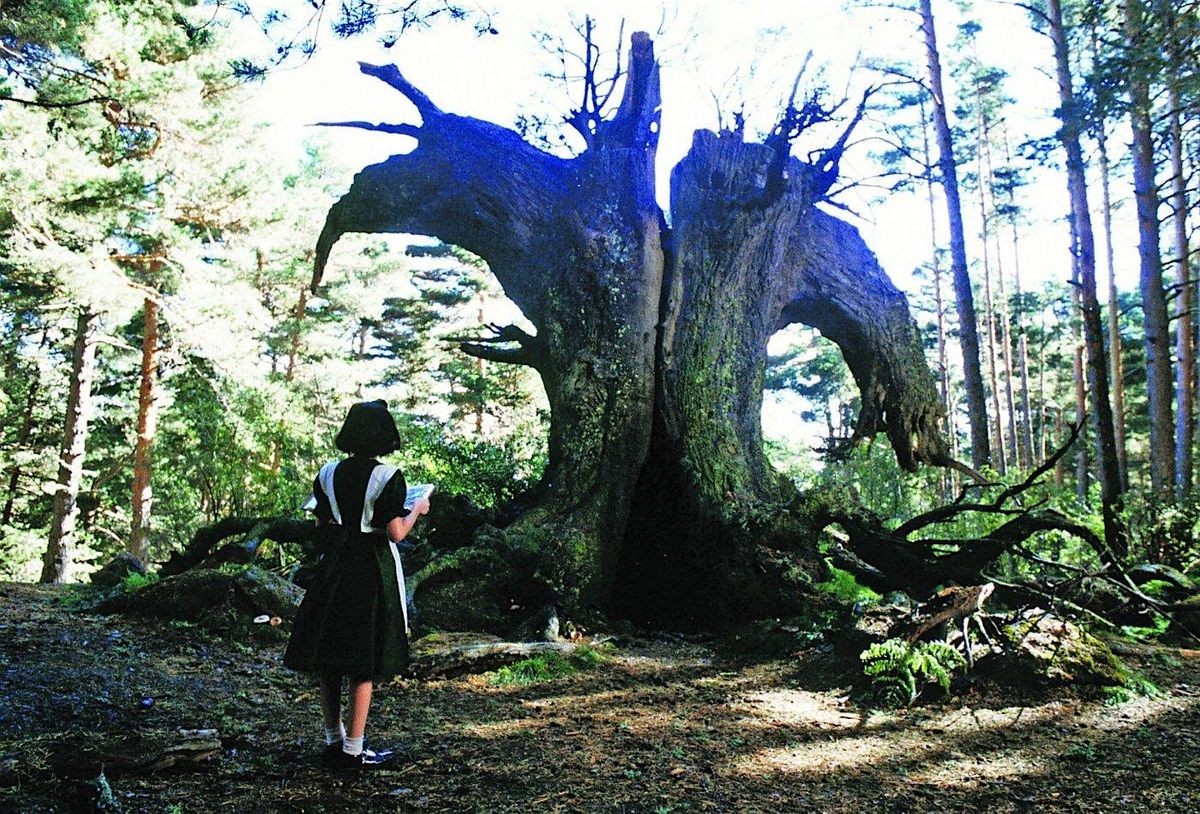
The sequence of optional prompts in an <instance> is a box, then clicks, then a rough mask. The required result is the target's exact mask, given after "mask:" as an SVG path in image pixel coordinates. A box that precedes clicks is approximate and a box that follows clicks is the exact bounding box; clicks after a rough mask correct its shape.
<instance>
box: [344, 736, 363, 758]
mask: <svg viewBox="0 0 1200 814" xmlns="http://www.w3.org/2000/svg"><path fill="white" fill-rule="evenodd" d="M362 750H363V739H362V737H361V736H360V737H357V738H342V751H343V752H345V753H346V754H348V755H361V754H362Z"/></svg>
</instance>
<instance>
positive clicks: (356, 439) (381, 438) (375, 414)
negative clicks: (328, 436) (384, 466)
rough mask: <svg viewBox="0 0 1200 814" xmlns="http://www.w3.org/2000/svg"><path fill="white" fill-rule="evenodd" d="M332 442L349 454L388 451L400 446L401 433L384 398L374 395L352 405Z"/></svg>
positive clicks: (379, 453)
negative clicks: (376, 397) (377, 397)
mask: <svg viewBox="0 0 1200 814" xmlns="http://www.w3.org/2000/svg"><path fill="white" fill-rule="evenodd" d="M334 443H335V444H336V445H337V448H338V449H340V450H341V451H342V452H346V453H349V454H350V455H371V456H376V455H387V454H388V453H389V452H395V451H396V450H398V449H400V433H399V431H398V430H397V429H396V422H395V420H394V419H393V418H392V414H391V413H389V412H388V408H387V402H386V401H384V400H383V399H376V400H375V401H360V402H358V403H357V404H354V405H352V406H351V407H350V412H349V413H348V414H347V415H346V421H345V422H344V423H343V424H342V428H341V429H340V430H338V434H337V438H336V439H334Z"/></svg>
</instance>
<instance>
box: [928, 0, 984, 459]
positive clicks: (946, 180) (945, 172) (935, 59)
mask: <svg viewBox="0 0 1200 814" xmlns="http://www.w3.org/2000/svg"><path fill="white" fill-rule="evenodd" d="M921 31H922V33H923V34H924V37H925V55H926V60H927V62H928V66H929V87H930V90H931V92H932V93H933V115H934V123H935V125H936V128H935V129H936V133H937V143H938V154H939V155H938V168H939V170H940V172H941V176H942V189H943V191H944V193H945V196H946V214H947V218H948V221H949V224H950V275H951V278H952V279H953V281H954V295H955V304H956V306H957V309H958V323H959V343H960V344H961V345H962V354H963V378H964V387H965V391H966V402H967V414H968V417H969V419H970V423H971V460H972V462H973V463H974V464H975V466H976V467H977V468H978V467H983V466H986V465H987V464H989V463H991V459H992V452H991V446H990V444H989V442H988V415H987V397H986V395H985V393H984V389H983V373H982V371H981V370H980V365H979V329H978V327H977V323H976V321H975V299H974V295H973V294H972V293H971V278H970V275H969V273H968V271H967V248H966V237H965V235H964V232H963V222H962V203H961V201H960V199H959V194H958V169H957V167H956V166H955V163H954V140H953V137H952V136H951V134H950V122H949V119H948V118H947V116H948V114H947V112H946V97H945V94H944V92H943V90H942V65H941V57H940V54H939V52H938V45H937V36H936V32H935V31H934V25H933V8H932V5H931V3H930V0H921Z"/></svg>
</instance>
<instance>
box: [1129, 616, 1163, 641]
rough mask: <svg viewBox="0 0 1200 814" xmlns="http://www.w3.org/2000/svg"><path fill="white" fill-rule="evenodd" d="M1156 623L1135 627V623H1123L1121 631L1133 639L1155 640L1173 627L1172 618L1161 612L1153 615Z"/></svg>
mask: <svg viewBox="0 0 1200 814" xmlns="http://www.w3.org/2000/svg"><path fill="white" fill-rule="evenodd" d="M1153 618H1154V624H1153V625H1150V626H1148V627H1134V626H1133V625H1122V626H1121V633H1123V634H1124V635H1126V636H1128V637H1129V638H1131V639H1138V640H1147V639H1149V640H1154V639H1157V638H1159V637H1160V636H1162V635H1163V634H1164V633H1166V632H1167V630H1168V629H1169V628H1170V627H1171V620H1170V619H1168V618H1167V617H1166V616H1163V615H1162V614H1160V613H1156V614H1154V615H1153Z"/></svg>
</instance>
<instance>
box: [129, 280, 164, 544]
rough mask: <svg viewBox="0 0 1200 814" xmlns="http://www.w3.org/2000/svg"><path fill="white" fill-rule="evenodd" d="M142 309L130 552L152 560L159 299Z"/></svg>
mask: <svg viewBox="0 0 1200 814" xmlns="http://www.w3.org/2000/svg"><path fill="white" fill-rule="evenodd" d="M142 313H143V316H144V327H143V328H142V367H141V377H140V385H139V387H138V415H137V440H136V442H135V444H134V448H133V523H132V529H131V534H130V537H129V553H130V554H132V555H133V556H135V557H137V558H138V559H139V560H141V561H142V562H143V563H147V562H149V561H150V541H149V539H148V537H147V535H148V532H149V530H150V513H151V510H152V507H153V492H152V490H151V486H150V480H151V477H152V476H153V473H154V461H153V452H154V436H155V434H156V433H157V432H158V397H157V392H156V390H157V384H158V354H159V349H158V341H159V340H158V303H157V302H155V301H154V300H153V299H151V298H149V297H147V298H146V299H145V301H144V303H143V307H142Z"/></svg>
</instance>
